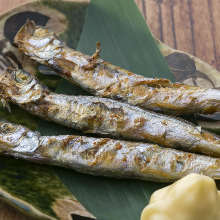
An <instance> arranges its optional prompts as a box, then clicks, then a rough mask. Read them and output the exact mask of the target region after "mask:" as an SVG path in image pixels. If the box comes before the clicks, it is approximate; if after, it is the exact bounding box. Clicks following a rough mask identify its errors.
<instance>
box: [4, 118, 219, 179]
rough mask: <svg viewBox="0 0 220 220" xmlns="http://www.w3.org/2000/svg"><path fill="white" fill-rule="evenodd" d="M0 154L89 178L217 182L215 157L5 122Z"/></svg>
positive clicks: (217, 160)
mask: <svg viewBox="0 0 220 220" xmlns="http://www.w3.org/2000/svg"><path fill="white" fill-rule="evenodd" d="M0 152H1V154H6V155H11V156H15V157H16V158H23V159H26V160H30V161H32V162H38V163H45V164H50V165H57V166H63V167H67V168H70V169H73V170H76V171H78V172H82V173H88V174H92V175H101V176H110V177H117V178H136V179H142V180H153V181H157V182H170V181H175V180H177V179H180V178H182V177H183V176H185V175H187V174H189V173H200V174H204V175H207V176H210V177H212V178H214V179H220V160H219V159H216V158H211V157H207V156H202V155H197V154H192V153H187V152H182V151H178V150H174V149H169V148H165V149H164V148H161V147H159V146H158V145H153V144H148V143H134V142H128V141H119V140H113V139H109V138H92V137H85V136H77V135H60V136H40V134H39V133H38V132H34V131H30V130H29V129H27V128H25V127H23V126H20V125H16V124H12V123H8V122H5V121H0Z"/></svg>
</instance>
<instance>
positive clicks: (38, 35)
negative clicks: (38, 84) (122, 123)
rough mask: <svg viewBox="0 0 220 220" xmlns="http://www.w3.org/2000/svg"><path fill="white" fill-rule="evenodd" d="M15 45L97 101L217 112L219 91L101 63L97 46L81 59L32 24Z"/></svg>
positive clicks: (169, 110) (174, 111) (170, 110)
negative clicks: (115, 101)
mask: <svg viewBox="0 0 220 220" xmlns="http://www.w3.org/2000/svg"><path fill="white" fill-rule="evenodd" d="M15 44H17V46H18V48H19V49H20V50H21V51H23V52H24V53H25V54H26V55H27V56H29V57H31V58H32V59H33V60H36V61H38V62H39V63H42V64H46V65H49V66H51V67H53V68H54V69H56V70H58V74H59V75H61V76H62V77H64V78H66V79H67V80H69V81H71V82H72V83H75V84H78V85H79V86H81V87H82V88H84V89H85V90H87V91H88V92H90V93H92V94H94V95H96V96H99V97H106V98H112V99H116V100H121V101H123V102H127V103H129V104H131V105H135V106H139V107H141V108H144V109H149V110H153V111H161V112H166V113H169V114H175V115H177V114H190V113H202V114H211V113H214V112H219V111H220V91H219V90H216V89H202V88H199V87H195V86H189V85H184V84H178V83H175V84H173V83H171V82H170V81H169V80H167V79H153V78H145V77H143V76H140V75H136V74H134V73H132V72H129V71H127V70H125V69H122V68H120V67H117V66H114V65H112V64H110V63H108V62H106V61H104V60H102V59H100V57H99V53H100V46H98V47H97V50H96V52H95V53H94V54H93V55H92V56H87V55H84V54H83V53H81V52H78V51H75V50H73V49H71V48H68V47H67V46H66V45H65V43H64V42H62V41H61V40H59V39H58V38H57V37H56V35H55V34H54V33H52V32H49V31H48V30H47V29H45V28H43V27H39V26H36V25H35V23H34V22H33V21H27V23H26V24H25V25H24V26H23V27H22V28H21V29H20V30H19V32H18V33H17V35H16V37H15Z"/></svg>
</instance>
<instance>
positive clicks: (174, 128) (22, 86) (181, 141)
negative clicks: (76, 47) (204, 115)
mask: <svg viewBox="0 0 220 220" xmlns="http://www.w3.org/2000/svg"><path fill="white" fill-rule="evenodd" d="M0 91H1V92H0V96H1V97H3V98H4V99H6V100H8V101H11V102H13V103H15V104H18V105H19V106H20V107H22V108H23V109H25V110H27V111H29V112H30V113H32V114H34V115H37V116H40V117H41V118H44V119H47V120H50V121H54V122H57V123H59V124H62V125H65V126H68V127H71V128H75V129H78V130H81V131H82V132H84V133H95V134H101V135H108V136H111V137H116V138H118V137H120V138H123V139H130V140H135V141H142V142H153V143H156V144H160V145H161V146H165V147H171V148H177V149H185V150H187V151H190V152H191V151H192V152H202V153H205V154H208V155H214V156H217V157H220V138H219V137H218V136H216V135H214V134H210V133H207V132H205V131H202V130H201V128H199V127H196V126H195V125H193V124H190V123H189V122H187V121H183V120H180V119H177V118H173V117H170V116H166V115H162V114H159V113H154V112H150V111H147V110H143V109H140V108H138V107H136V106H131V105H128V104H126V103H122V102H118V101H115V100H112V99H106V98H99V97H94V96H69V95H63V94H56V93H53V92H51V91H49V90H48V89H47V88H45V87H43V86H42V85H41V84H40V83H39V82H38V80H37V79H36V77H35V76H34V75H31V74H30V73H28V72H25V71H23V70H19V69H15V70H7V71H5V72H4V73H2V74H1V75H0Z"/></svg>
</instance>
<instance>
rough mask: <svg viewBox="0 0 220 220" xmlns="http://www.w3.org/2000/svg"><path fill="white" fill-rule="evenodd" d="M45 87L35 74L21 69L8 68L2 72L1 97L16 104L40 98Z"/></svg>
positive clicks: (0, 81)
mask: <svg viewBox="0 0 220 220" xmlns="http://www.w3.org/2000/svg"><path fill="white" fill-rule="evenodd" d="M42 93H43V88H42V86H41V85H40V83H39V82H38V80H37V79H36V78H35V76H34V75H32V74H30V73H28V72H26V71H24V70H21V69H11V68H10V69H7V70H6V71H4V72H3V73H2V74H0V98H1V99H2V100H5V101H7V100H9V101H12V102H14V103H16V104H24V103H29V102H33V101H36V100H38V99H39V98H40V97H41V96H42Z"/></svg>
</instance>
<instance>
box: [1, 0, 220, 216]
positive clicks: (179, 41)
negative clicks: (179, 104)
mask: <svg viewBox="0 0 220 220" xmlns="http://www.w3.org/2000/svg"><path fill="white" fill-rule="evenodd" d="M29 1H31V0H0V13H2V12H4V11H6V10H9V9H11V8H14V7H16V6H18V5H19V4H22V3H25V2H29ZM135 2H136V3H137V5H138V7H139V9H140V11H141V13H142V15H143V16H144V19H145V20H146V22H147V23H148V25H149V27H150V29H151V31H152V33H153V34H154V35H155V36H156V37H157V38H158V39H160V40H161V41H163V42H165V43H166V44H168V45H169V46H171V47H173V48H176V49H179V50H184V51H186V52H189V53H191V54H193V55H195V56H197V57H199V58H201V59H203V60H204V61H206V62H208V63H209V64H211V65H213V66H215V67H216V68H217V69H218V70H220V40H219V39H220V22H219V21H220V13H219V10H220V1H219V0H135ZM5 219H7V220H21V219H22V220H27V219H28V218H27V217H24V216H23V215H22V214H20V213H18V212H17V211H15V210H14V209H13V208H11V207H8V206H7V205H5V204H4V203H3V202H0V220H5Z"/></svg>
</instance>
